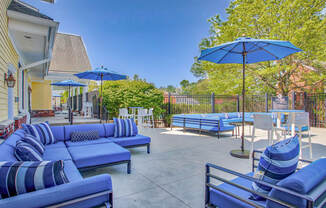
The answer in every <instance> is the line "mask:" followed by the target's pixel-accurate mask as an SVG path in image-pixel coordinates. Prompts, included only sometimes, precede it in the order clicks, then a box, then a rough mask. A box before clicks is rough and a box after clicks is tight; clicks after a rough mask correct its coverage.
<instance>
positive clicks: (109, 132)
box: [103, 123, 115, 137]
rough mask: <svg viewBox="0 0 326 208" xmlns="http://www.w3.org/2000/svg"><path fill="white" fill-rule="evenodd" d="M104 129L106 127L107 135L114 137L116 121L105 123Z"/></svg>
mask: <svg viewBox="0 0 326 208" xmlns="http://www.w3.org/2000/svg"><path fill="white" fill-rule="evenodd" d="M103 125H104V129H105V137H113V136H114V130H115V125H114V123H106V124H103Z"/></svg>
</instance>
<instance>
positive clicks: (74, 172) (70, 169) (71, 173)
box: [64, 160, 83, 182]
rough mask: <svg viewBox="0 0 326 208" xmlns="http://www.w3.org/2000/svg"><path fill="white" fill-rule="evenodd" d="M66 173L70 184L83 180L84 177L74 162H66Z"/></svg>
mask: <svg viewBox="0 0 326 208" xmlns="http://www.w3.org/2000/svg"><path fill="white" fill-rule="evenodd" d="M64 172H65V174H66V176H67V178H68V180H69V182H74V181H78V180H83V177H82V176H81V174H80V173H79V170H78V169H77V167H76V165H75V164H74V162H73V161H72V160H65V161H64Z"/></svg>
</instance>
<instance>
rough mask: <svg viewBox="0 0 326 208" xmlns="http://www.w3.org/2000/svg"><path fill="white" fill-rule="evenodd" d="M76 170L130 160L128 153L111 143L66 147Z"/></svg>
mask: <svg viewBox="0 0 326 208" xmlns="http://www.w3.org/2000/svg"><path fill="white" fill-rule="evenodd" d="M68 150H69V152H70V154H71V156H72V159H73V160H74V162H75V164H76V166H77V168H84V167H91V166H96V165H104V164H109V163H114V162H120V161H125V160H130V152H129V151H128V150H126V149H125V148H123V147H121V146H119V145H117V144H115V143H113V142H111V143H102V144H93V145H84V146H74V147H68Z"/></svg>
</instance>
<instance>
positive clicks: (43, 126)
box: [22, 122, 55, 144]
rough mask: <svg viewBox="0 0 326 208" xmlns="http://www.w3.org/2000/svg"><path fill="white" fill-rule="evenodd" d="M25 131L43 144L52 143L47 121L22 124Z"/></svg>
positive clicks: (52, 139) (52, 138) (52, 137)
mask: <svg viewBox="0 0 326 208" xmlns="http://www.w3.org/2000/svg"><path fill="white" fill-rule="evenodd" d="M22 126H23V128H24V130H25V132H26V133H28V134H31V135H33V136H35V137H36V138H37V139H38V140H39V141H41V142H42V143H43V144H54V143H55V140H54V136H53V134H52V130H51V128H50V125H49V124H48V123H47V122H44V123H39V124H23V125H22Z"/></svg>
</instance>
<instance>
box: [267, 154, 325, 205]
mask: <svg viewBox="0 0 326 208" xmlns="http://www.w3.org/2000/svg"><path fill="white" fill-rule="evenodd" d="M325 167H326V158H323V159H319V160H316V161H314V162H312V163H311V164H309V165H307V166H305V167H304V168H302V169H300V170H298V171H297V172H295V173H293V174H292V175H290V176H289V177H287V178H285V179H283V180H281V181H280V182H279V183H277V185H278V186H281V187H284V188H287V189H290V190H293V191H295V192H298V193H300V194H311V193H312V192H313V190H314V188H317V186H318V187H319V185H320V184H321V183H322V182H323V181H325V180H326V168H325ZM320 188H321V190H318V192H321V193H324V197H325V193H326V187H320ZM269 196H271V197H274V198H277V199H280V200H282V201H284V202H288V203H290V204H293V205H294V206H295V207H298V208H304V207H307V203H306V201H305V200H302V199H299V198H298V197H295V196H292V195H288V194H284V193H283V192H281V191H277V190H275V189H272V191H271V192H270V193H269ZM267 206H268V207H282V206H279V205H276V204H275V203H274V202H272V201H270V200H267Z"/></svg>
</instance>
